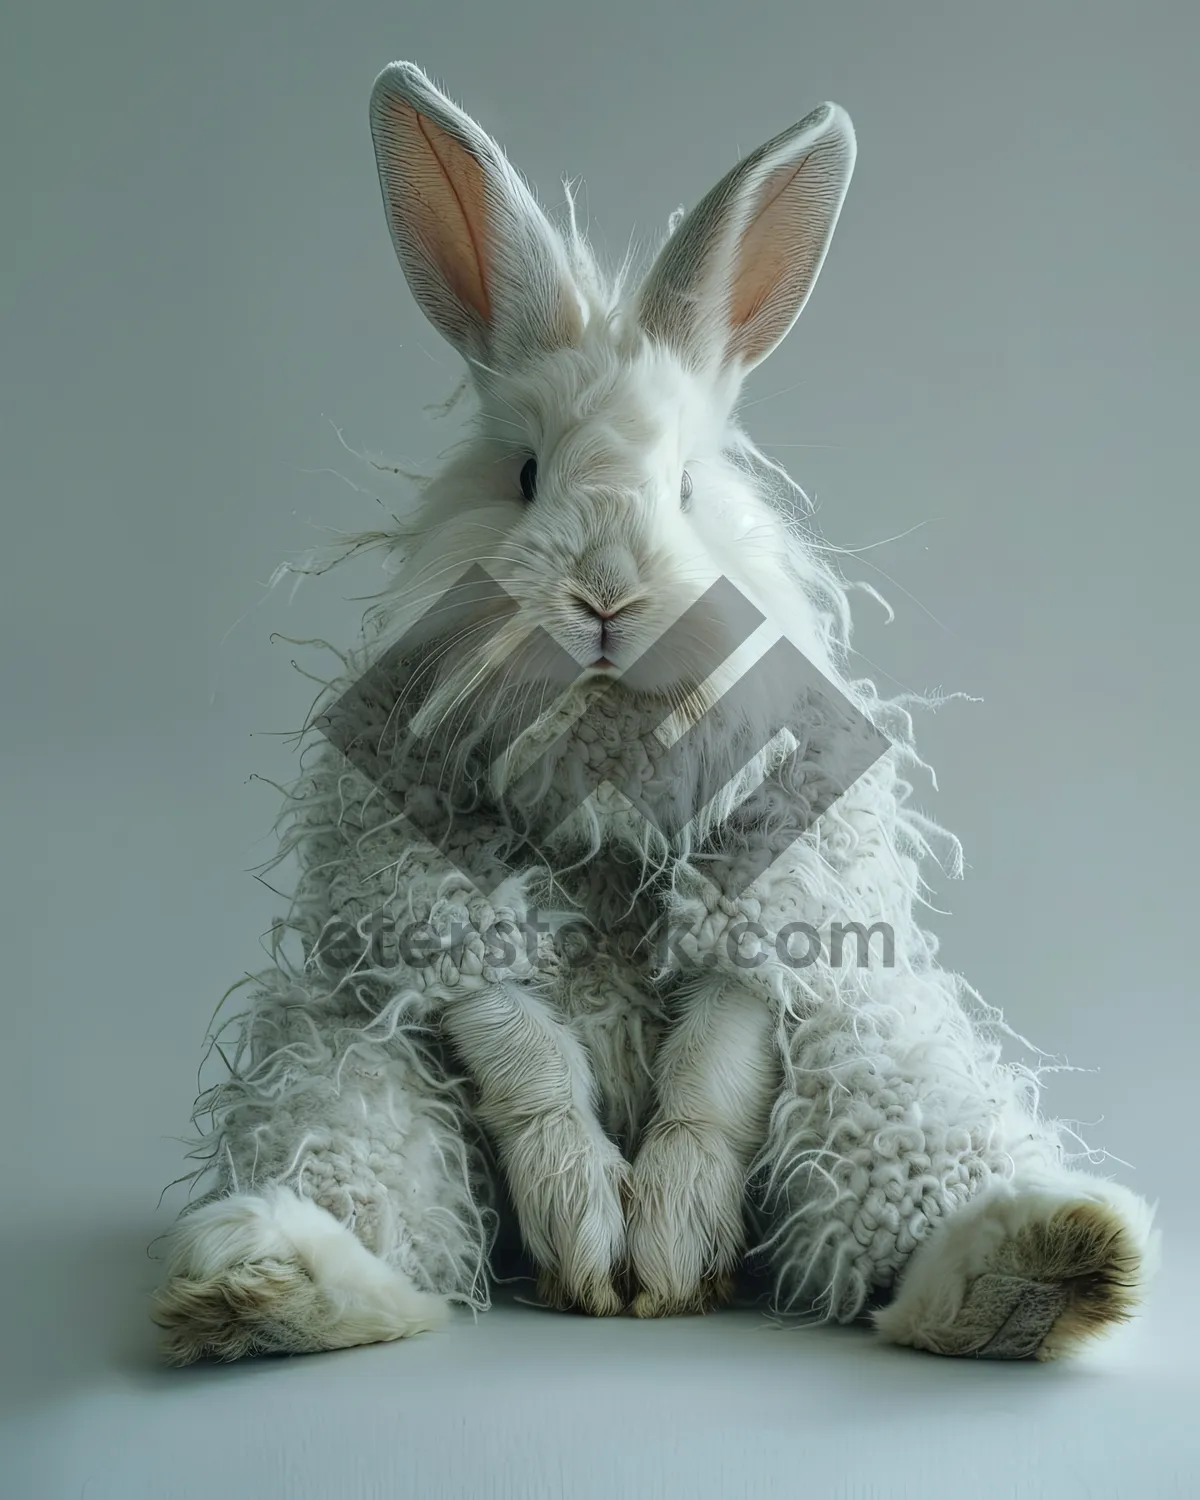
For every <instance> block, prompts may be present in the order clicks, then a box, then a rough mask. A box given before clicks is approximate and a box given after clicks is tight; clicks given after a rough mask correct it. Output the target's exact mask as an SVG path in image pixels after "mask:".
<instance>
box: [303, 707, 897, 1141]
mask: <svg viewBox="0 0 1200 1500" xmlns="http://www.w3.org/2000/svg"><path fill="white" fill-rule="evenodd" d="M580 708H581V705H580V703H579V702H578V701H576V702H575V703H573V704H568V705H566V706H565V707H564V709H563V712H562V715H561V717H556V716H554V715H550V714H548V715H545V716H544V719H543V721H542V722H540V723H539V726H538V734H537V738H536V741H535V742H534V743H533V745H532V747H530V748H532V750H533V751H534V752H535V765H536V768H537V772H536V775H535V776H534V777H533V778H532V779H531V778H529V777H527V776H526V777H524V779H520V778H519V779H518V782H517V786H516V793H515V794H514V793H513V790H512V787H511V786H507V787H506V786H501V787H499V788H498V787H497V785H496V783H495V781H494V779H493V777H492V776H491V775H490V774H489V772H488V768H487V766H486V765H482V766H481V765H480V763H479V761H478V760H476V761H475V763H474V764H473V765H472V762H471V760H470V758H469V757H468V756H464V753H463V746H464V744H466V743H469V742H471V741H472V739H473V740H474V742H475V744H476V745H478V746H480V747H483V748H484V750H485V751H487V750H489V747H490V746H491V744H492V743H493V740H492V739H491V738H489V735H488V734H487V733H480V732H479V731H478V727H477V726H476V732H475V734H474V735H472V734H471V733H467V734H465V735H463V734H458V735H453V736H446V737H445V738H444V739H442V738H439V737H438V736H436V735H434V736H430V737H427V738H422V739H416V738H406V739H405V740H404V741H403V742H402V743H396V744H395V745H393V746H392V747H391V748H389V749H388V751H387V753H386V755H384V756H382V757H381V758H380V759H379V760H378V761H377V763H376V764H375V765H373V766H368V765H365V764H364V763H361V762H359V763H356V762H355V757H354V756H353V755H352V756H351V757H350V759H351V765H350V766H347V763H346V758H345V757H344V756H343V755H342V754H341V753H339V752H337V751H335V750H333V748H332V747H330V748H329V750H328V751H327V752H326V754H325V756H324V757H323V758H322V760H321V762H320V763H319V766H318V767H317V768H315V769H314V774H313V777H312V779H311V781H310V782H309V783H308V784H307V786H306V787H305V788H303V789H302V792H301V796H300V798H299V799H298V803H297V806H298V808H299V810H300V812H301V818H302V823H303V831H302V836H301V839H300V841H299V845H298V847H299V851H300V853H301V856H302V860H303V863H304V864H305V865H306V866H307V871H308V873H307V875H306V880H305V887H304V893H305V900H306V903H307V910H308V915H309V934H310V940H311V937H312V936H313V921H312V918H314V917H315V918H317V919H318V920H317V922H316V926H317V927H318V928H319V927H320V925H321V924H322V923H327V922H329V921H331V920H335V921H341V922H343V923H344V922H345V920H346V919H347V918H349V919H350V920H351V921H352V922H354V923H355V924H359V925H360V930H362V928H361V924H362V923H363V922H364V919H367V920H368V922H369V923H370V924H371V931H372V932H373V934H374V939H375V944H374V949H373V952H374V962H373V964H372V965H371V967H372V968H373V969H374V971H375V978H376V980H382V981H383V983H382V989H381V997H380V1000H379V1002H378V1003H380V1004H382V1005H389V1004H395V1003H396V1001H395V997H396V995H397V994H398V993H399V994H401V995H402V996H403V1006H402V1008H403V1010H404V1011H405V1013H406V1014H409V1015H411V1016H413V1017H414V1018H427V1019H428V1020H433V1019H434V1018H435V1017H436V1015H437V1014H438V1013H439V1012H440V1011H441V1010H443V1009H444V1008H445V1007H447V1006H449V1005H453V1004H454V1003H455V996H456V994H457V993H461V992H463V991H464V990H469V989H478V988H480V987H483V986H486V985H489V984H496V983H511V982H516V983H519V984H529V985H533V986H534V987H535V988H536V989H537V991H538V992H539V993H540V994H541V995H542V996H543V997H544V998H545V999H546V1001H548V1002H549V1003H550V1004H551V1005H552V1006H553V1007H554V1008H555V1010H556V1011H557V1012H558V1013H559V1014H561V1015H562V1016H564V1017H565V1018H566V1019H568V1020H569V1022H570V1024H571V1027H572V1029H573V1030H574V1031H575V1033H576V1034H577V1036H578V1037H579V1039H580V1041H581V1042H582V1043H583V1045H584V1047H585V1048H586V1050H587V1053H588V1055H589V1058H590V1062H591V1066H592V1070H593V1075H594V1078H595V1082H596V1086H597V1091H598V1094H599V1101H598V1102H599V1105H600V1110H601V1114H602V1117H603V1120H604V1123H605V1125H606V1127H607V1128H608V1129H609V1130H610V1131H611V1132H612V1133H613V1134H614V1135H615V1136H617V1137H620V1138H625V1139H631V1138H633V1137H635V1136H636V1134H637V1132H638V1130H639V1129H640V1128H641V1126H643V1125H644V1124H645V1121H646V1117H647V1114H648V1110H649V1107H650V1104H651V1098H652V1075H653V1065H654V1059H655V1055H656V1052H657V1050H658V1048H659V1046H660V1043H661V1040H662V1038H663V1036H664V1034H665V1031H666V1029H667V1027H668V1025H669V1024H670V1022H671V1018H672V1016H673V1014H674V1012H675V1010H676V1008H677V1007H678V1005H679V1004H680V1003H682V1002H681V1000H680V987H681V983H682V981H683V980H684V979H685V977H686V975H687V973H688V972H689V971H688V969H687V967H686V963H685V965H684V966H683V967H681V964H680V961H679V960H680V954H681V951H682V950H681V948H680V947H679V946H677V945H676V937H677V934H678V933H679V931H680V930H684V931H688V932H691V933H692V934H693V936H692V937H691V938H690V939H689V940H688V941H689V943H690V945H691V953H690V957H689V958H688V959H687V961H686V962H687V963H691V964H698V965H699V966H701V967H703V966H705V965H706V964H707V965H709V966H711V964H712V963H713V962H714V961H716V959H715V957H714V955H715V954H719V953H720V952H723V951H724V948H725V946H727V936H728V931H729V928H730V927H731V925H732V924H733V923H734V922H736V921H738V920H744V919H746V918H747V917H748V918H750V919H752V920H753V919H755V918H757V917H758V916H759V915H760V912H761V911H762V908H761V905H760V904H759V902H758V901H757V899H756V901H755V902H752V903H746V902H744V901H743V900H742V899H741V898H740V897H739V896H738V895H737V890H739V889H740V885H741V880H740V874H739V868H738V861H739V860H740V859H741V858H743V857H752V856H753V855H754V853H755V851H756V849H757V848H760V847H761V846H762V844H763V842H764V840H765V841H767V842H768V843H769V844H770V845H771V847H772V848H773V849H776V850H777V851H783V850H784V849H785V848H787V847H792V848H793V849H794V850H798V851H800V857H797V855H796V854H793V856H792V857H791V858H790V859H789V860H786V861H781V862H780V863H779V864H777V865H776V867H775V869H774V871H773V873H772V876H771V878H770V881H769V882H768V885H770V887H771V889H772V891H773V892H775V893H778V892H783V893H784V895H783V897H782V898H781V899H783V900H784V905H783V906H782V907H781V910H782V911H783V918H782V920H793V919H796V918H801V919H804V920H808V921H812V922H814V923H817V924H819V923H820V922H821V921H825V920H828V918H829V916H830V915H831V914H833V913H834V912H835V910H836V906H835V905H831V893H833V895H832V900H833V901H834V902H835V903H836V900H837V891H838V890H843V891H844V888H845V883H846V882H847V881H850V880H853V881H854V882H855V884H856V885H857V887H858V889H859V891H860V894H861V893H862V892H864V891H865V892H867V893H868V894H869V893H870V887H871V886H872V884H873V882H875V881H877V879H878V877H879V875H880V873H881V871H882V868H883V867H882V866H881V864H880V861H879V860H878V859H877V857H876V854H877V851H876V850H874V847H873V846H874V844H875V842H877V832H876V830H877V825H878V819H877V816H876V810H875V809H872V808H871V807H869V806H868V807H867V808H865V809H864V811H865V812H866V814H867V817H866V819H865V821H863V822H862V826H861V827H860V828H859V829H858V830H857V831H855V830H853V829H850V830H849V832H847V831H846V830H845V829H842V831H841V832H840V833H839V832H838V831H837V830H836V829H835V830H833V832H832V833H827V834H826V835H823V836H822V837H821V838H820V839H819V840H818V839H815V838H813V837H809V836H807V835H805V834H804V829H805V823H806V817H807V814H806V804H805V793H804V786H805V785H806V782H805V777H806V776H807V775H808V772H809V771H811V770H812V764H815V762H816V760H818V759H819V755H818V753H817V750H816V749H814V753H813V757H812V764H809V763H808V762H806V761H805V759H804V757H801V759H800V762H799V764H798V766H796V765H794V766H793V767H792V773H791V774H792V780H791V782H781V781H780V780H779V778H778V777H777V776H775V775H773V774H767V775H766V776H765V778H763V779H762V780H761V785H760V786H759V787H758V788H757V790H754V789H751V790H750V791H749V792H748V793H747V794H746V795H745V796H741V794H739V796H740V800H739V801H738V802H737V804H736V806H735V807H734V808H733V810H732V813H731V815H730V816H728V817H726V818H725V819H724V820H723V821H721V822H720V823H718V824H716V825H714V826H713V827H712V828H711V829H710V831H709V837H708V838H707V840H706V842H705V843H704V844H703V845H698V846H697V848H696V849H694V850H692V851H690V853H684V854H679V853H678V852H672V851H671V850H669V849H668V850H666V851H664V849H663V848H662V847H661V844H660V847H658V848H656V849H652V848H650V847H649V846H648V844H647V821H646V817H645V815H644V812H643V811H640V810H639V809H638V808H637V807H636V806H633V805H631V803H630V801H629V800H628V798H627V797H626V796H625V795H624V794H623V793H622V792H621V791H620V790H618V788H625V789H627V790H628V789H630V788H633V789H634V790H635V791H636V789H637V788H643V789H653V797H652V799H651V800H652V802H653V806H654V808H655V809H656V810H657V811H658V812H659V813H660V814H661V813H663V811H664V810H666V811H667V812H668V813H669V812H670V809H671V807H672V806H674V807H675V808H676V810H677V811H678V812H679V813H680V815H681V816H682V818H683V820H684V821H686V817H687V813H688V811H689V810H690V809H692V808H694V807H695V806H696V805H697V799H698V792H697V786H696V785H695V784H693V783H692V782H691V781H690V780H689V779H688V777H687V775H686V774H685V775H682V776H681V775H680V774H679V770H678V768H679V765H680V764H681V763H680V762H679V761H678V760H676V761H674V762H672V761H670V760H669V759H668V758H667V755H666V750H665V747H664V744H663V742H662V740H661V739H660V738H659V737H658V736H657V735H656V734H655V733H653V732H651V731H648V730H647V727H646V725H647V715H646V713H645V711H644V708H641V709H639V708H638V707H637V706H636V705H635V704H633V703H631V702H629V701H627V700H625V699H624V698H623V697H622V695H620V694H613V693H610V694H607V695H597V696H596V697H595V698H593V699H589V700H587V701H585V702H584V703H583V705H582V712H581V711H580ZM394 711H395V698H394V697H393V696H392V695H391V694H390V693H387V692H384V693H381V694H380V695H378V696H374V695H372V696H369V697H367V698H364V699H363V700H362V701H361V702H360V703H359V704H358V706H357V707H356V710H355V712H356V714H357V716H358V724H357V726H356V727H357V729H358V730H359V731H361V735H362V738H363V739H364V740H365V741H367V742H370V743H382V741H381V739H380V736H379V735H378V732H377V731H378V725H379V724H380V723H385V722H394V718H395V712H394ZM373 724H374V727H372V726H373ZM490 727H491V728H492V729H494V728H495V725H494V724H493V725H492V726H490ZM721 728H722V726H720V725H718V726H717V732H720V731H721ZM814 743H816V742H814ZM539 751H542V752H543V753H541V754H540V755H539V754H537V753H536V752H539ZM682 764H684V765H685V766H687V765H698V764H702V757H701V758H700V759H699V760H697V761H685V762H683V763H682ZM806 765H807V767H808V769H807V770H806ZM761 769H762V768H761V767H760V770H761ZM672 777H673V778H674V779H673V780H672ZM872 779H873V778H872V777H868V778H867V779H866V781H865V782H864V784H863V786H862V787H861V788H859V789H856V791H855V793H854V794H852V795H851V796H850V797H849V798H847V799H844V801H843V807H844V809H845V812H846V815H847V816H850V817H854V816H855V803H856V802H857V801H860V800H861V799H862V797H863V796H866V798H867V800H868V803H869V802H870V801H871V799H872V798H873V797H874V796H875V795H876V794H875V793H872V792H871V790H870V783H871V781H872ZM381 783H386V784H387V785H386V787H385V786H384V785H382V784H381ZM672 799H674V801H673V802H672ZM781 809H782V810H783V811H782V814H781ZM398 813H400V814H402V815H400V816H398ZM839 841H840V842H839ZM842 844H844V845H845V847H841V845H842ZM713 849H717V850H718V851H719V853H720V858H719V859H718V860H717V861H716V862H715V863H713V862H708V861H707V856H708V854H709V853H710V852H711V851H712V850H713ZM697 855H699V856H701V859H702V861H703V862H702V863H700V864H698V863H697V858H696V856H697ZM806 860H807V861H808V862H809V865H810V866H811V869H806V867H805V861H806ZM722 861H724V862H722ZM785 867H786V868H785ZM698 869H703V871H704V875H705V877H706V879H707V883H706V881H704V880H700V879H699V878H698V875H697V871H698ZM723 871H725V872H728V873H729V875H730V876H731V884H730V891H731V892H732V894H731V895H729V896H726V897H724V898H723V897H722V896H721V893H720V890H719V887H720V885H721V883H722V872H723ZM823 885H824V889H822V886H823ZM735 887H736V889H735ZM756 894H757V896H762V894H763V892H762V887H761V886H760V887H759V888H757V893H756ZM885 897H886V892H883V891H882V890H881V891H880V893H879V898H880V902H881V903H882V902H883V901H884V899H885ZM764 899H765V898H764ZM772 899H773V897H772ZM380 915H382V917H383V923H382V926H379V925H377V924H376V921H375V919H376V917H378V916H380ZM543 919H545V920H544V922H543ZM531 921H534V922H542V923H543V925H542V926H541V927H539V928H538V929H537V930H538V931H539V932H540V936H537V937H535V938H533V939H532V941H531V939H530V936H529V925H528V924H529V923H530V922H531ZM513 922H515V923H516V924H517V926H518V928H521V929H523V932H522V934H521V935H519V936H518V938H517V941H516V942H515V944H513V945H512V947H511V948H509V949H508V950H507V951H504V952H498V950H501V949H504V938H505V935H506V932H505V931H502V929H504V924H506V923H513ZM413 924H419V925H420V927H421V929H422V936H421V945H420V950H419V951H418V952H417V953H415V954H414V953H413V952H412V951H406V950H405V949H404V947H403V944H402V940H401V936H400V934H402V933H403V932H404V931H405V929H406V928H407V929H409V930H411V928H412V926H413ZM770 972H773V969H772V967H771V966H769V965H768V966H764V967H763V969H761V970H755V971H750V972H748V973H747V975H746V976H745V977H746V978H747V979H749V980H750V981H752V982H754V983H755V985H756V986H758V985H759V983H760V981H763V980H765V979H766V978H767V976H768V974H769V973H770ZM803 978H804V982H805V986H806V992H807V993H809V994H811V993H812V992H813V990H814V986H815V985H816V984H817V983H818V975H817V974H816V973H814V972H813V971H811V970H810V971H808V972H807V973H806V974H805V975H804V976H803ZM768 990H769V986H767V987H765V988H763V1003H764V1004H771V1003H772V996H771V994H770V993H769V992H768Z"/></svg>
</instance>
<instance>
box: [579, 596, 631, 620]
mask: <svg viewBox="0 0 1200 1500" xmlns="http://www.w3.org/2000/svg"><path fill="white" fill-rule="evenodd" d="M574 597H575V602H576V603H577V604H579V605H581V606H582V607H583V608H584V609H586V610H587V612H588V614H589V615H594V616H595V618H596V619H597V620H615V619H616V618H617V616H618V615H619V614H620V613H621V611H622V610H623V609H624V608H625V606H624V605H623V604H618V605H617V607H616V609H601V608H600V606H599V605H598V604H596V603H594V602H593V601H592V600H591V599H584V598H583V597H582V596H581V595H579V594H576V595H575V596H574Z"/></svg>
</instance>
